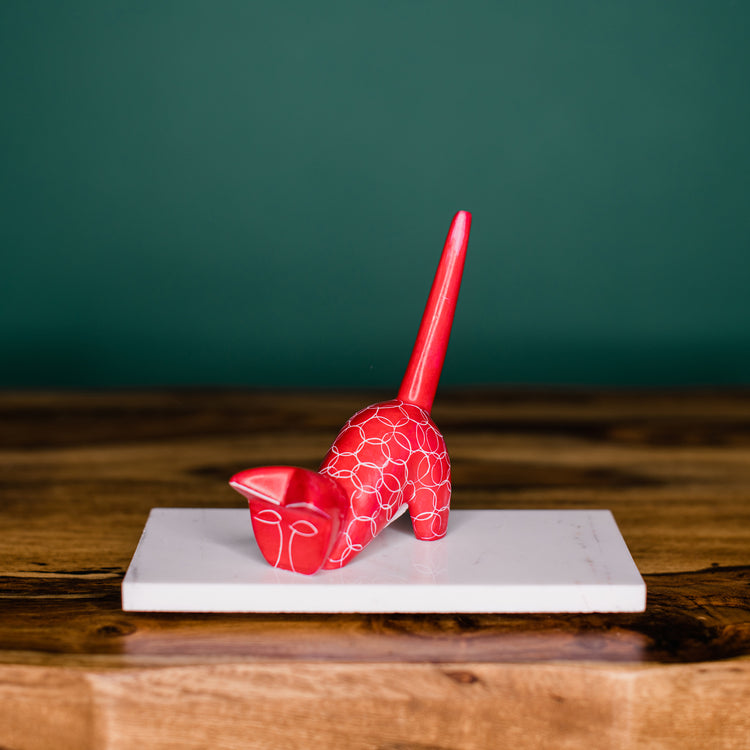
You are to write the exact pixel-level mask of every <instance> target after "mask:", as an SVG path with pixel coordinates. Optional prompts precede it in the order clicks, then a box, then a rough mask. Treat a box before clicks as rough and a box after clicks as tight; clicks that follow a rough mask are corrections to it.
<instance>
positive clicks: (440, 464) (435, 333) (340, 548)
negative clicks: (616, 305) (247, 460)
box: [229, 211, 471, 574]
mask: <svg viewBox="0 0 750 750" xmlns="http://www.w3.org/2000/svg"><path fill="white" fill-rule="evenodd" d="M470 226H471V214H469V213H468V212H466V211H459V212H458V213H457V214H456V215H455V217H454V218H453V222H452V224H451V227H450V231H449V232H448V237H447V239H446V241H445V246H444V248H443V254H442V256H441V258H440V263H439V265H438V269H437V273H436V275H435V279H434V281H433V284H432V289H431V290H430V295H429V298H428V300H427V306H426V308H425V312H424V315H423V317H422V322H421V325H420V327H419V333H418V335H417V341H416V344H415V346H414V350H413V352H412V355H411V359H410V360H409V365H408V367H407V368H406V374H405V376H404V380H403V382H402V383H401V388H400V390H399V392H398V396H397V397H396V398H395V399H393V400H392V401H384V402H382V403H379V404H374V405H372V406H368V407H366V408H365V409H362V410H361V411H359V412H357V413H356V414H355V415H354V416H353V417H352V418H351V419H349V421H348V422H347V423H346V424H345V425H344V426H343V428H342V429H341V432H340V433H339V435H338V437H337V438H336V440H335V441H334V443H333V445H332V446H331V449H330V450H329V451H328V454H327V455H326V457H325V458H324V459H323V463H322V464H321V466H320V470H319V471H318V472H314V471H310V470H309V469H300V468H295V467H292V466H265V467H261V468H257V469H247V470H246V471H241V472H239V473H238V474H235V475H234V476H233V477H232V478H231V480H230V482H229V483H230V485H231V486H232V487H233V488H234V489H235V490H237V491H238V492H239V493H241V494H242V495H244V496H245V497H246V498H247V500H248V503H249V506H250V516H251V519H252V524H253V532H254V534H255V539H256V541H257V543H258V546H259V547H260V550H261V552H262V553H263V557H265V559H266V560H267V561H268V562H269V563H270V564H271V565H273V566H274V567H277V568H283V569H285V570H292V571H295V572H298V573H307V574H310V573H315V572H316V571H317V570H319V569H320V568H321V567H322V568H340V567H342V566H344V565H346V564H347V563H348V562H350V561H351V560H352V559H353V558H354V557H355V556H356V555H357V554H358V553H359V552H361V551H362V550H363V549H364V548H365V547H366V546H367V544H369V543H370V542H371V541H372V539H373V538H374V537H375V536H376V535H377V534H379V533H380V532H381V531H382V530H383V529H384V528H385V527H386V526H387V525H388V524H389V523H391V521H393V520H394V519H396V518H397V517H398V516H400V515H401V514H402V513H403V512H404V511H406V510H407V509H408V510H409V514H410V516H411V521H412V526H413V528H414V534H415V536H416V537H417V538H418V539H424V540H432V539H440V538H441V537H443V536H444V535H445V532H446V529H447V525H448V513H449V510H450V496H451V482H450V460H449V458H448V453H447V451H446V449H445V441H444V440H443V436H442V435H441V434H440V432H439V431H438V429H437V427H436V426H435V424H434V423H433V422H432V420H431V419H430V410H431V408H432V402H433V399H434V397H435V391H436V390H437V385H438V380H439V379H440V372H441V370H442V367H443V360H444V359H445V352H446V349H447V347H448V339H449V337H450V331H451V325H452V323H453V314H454V311H455V308H456V301H457V299H458V292H459V288H460V286H461V276H462V273H463V267H464V258H465V257H466V246H467V243H468V240H469V229H470Z"/></svg>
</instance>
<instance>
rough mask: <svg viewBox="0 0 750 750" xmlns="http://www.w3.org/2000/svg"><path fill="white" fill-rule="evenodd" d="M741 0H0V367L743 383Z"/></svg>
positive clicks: (172, 379)
mask: <svg viewBox="0 0 750 750" xmlns="http://www.w3.org/2000/svg"><path fill="white" fill-rule="evenodd" d="M749 26H750V4H748V3H746V2H731V3H730V2H726V1H724V0H715V1H714V2H709V1H708V0H706V2H695V1H692V0H682V1H679V2H678V1H675V2H662V1H661V0H656V1H655V0H617V2H609V1H607V0H597V1H594V0H592V1H591V2H579V1H576V0H573V1H568V2H559V1H558V0H546V1H543V0H529V1H528V2H464V3H457V2H406V1H405V0H400V1H399V2H382V1H381V2H330V1H329V0H319V1H318V2H308V1H305V2H263V3H259V2H250V1H248V0H243V1H242V2H224V1H221V0H220V1H218V2H208V1H206V2H194V1H192V0H175V1H174V2H159V0H151V1H150V2H106V1H105V0H96V1H92V2H79V1H76V0H66V2H58V0H54V1H51V2H34V0H3V1H2V2H0V95H1V97H2V100H1V102H0V107H1V111H0V144H1V148H2V152H1V153H0V157H1V158H0V178H1V179H0V201H1V203H0V252H1V253H2V273H1V277H0V347H1V349H0V352H1V353H0V385H5V386H8V385H11V386H40V385H50V386H59V385H64V386H108V385H142V384H212V383H218V384H251V385H261V384H265V385H267V384H280V385H305V384H312V385H331V386H338V385H365V386H372V385H388V384H391V385H394V386H395V385H396V384H397V383H398V381H399V379H400V376H401V372H402V369H403V368H404V366H405V364H406V360H407V358H408V353H409V349H410V346H411V342H412V339H413V337H414V334H415V332H416V327H417V324H418V321H419V317H420V315H421V308H422V305H423V303H424V300H425V297H426V294H427V290H428V287H429V283H430V279H431V275H432V273H433V271H434V268H435V264H436V262H437V257H438V254H439V251H440V247H441V245H442V241H443V239H444V236H445V233H446V231H447V228H448V224H449V222H450V219H451V216H452V214H453V212H454V211H455V210H457V209H468V210H470V211H472V212H473V214H474V233H473V236H472V240H471V243H470V247H469V252H470V256H469V258H468V260H467V267H466V273H465V276H464V288H463V293H462V298H461V301H460V303H459V307H458V313H457V319H456V325H455V327H454V337H453V341H452V343H451V348H450V349H449V354H448V362H447V363H446V370H445V377H444V380H443V382H444V383H454V384H455V383H476V382H509V381H515V382H519V381H520V382H533V383H540V382H541V383H571V382H580V383H603V384H611V383H622V384H665V383H666V384H685V383H716V384H722V383H748V382H750V327H749V325H748V324H749V323H750V295H749V294H748V282H750V206H749V203H748V186H749V182H750V93H749V92H750V44H749V43H748V32H749Z"/></svg>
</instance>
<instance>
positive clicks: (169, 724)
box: [0, 389, 750, 750]
mask: <svg viewBox="0 0 750 750" xmlns="http://www.w3.org/2000/svg"><path fill="white" fill-rule="evenodd" d="M382 397H383V394H380V393H361V392H352V393H346V392H337V393H327V392H321V393H294V392H259V391H256V392H244V391H216V392H208V391H165V392H121V393H107V392H100V393H38V392H34V393H4V394H0V529H1V530H2V534H1V535H0V747H1V748H35V747H45V748H46V747H60V748H67V747H71V748H128V747H135V746H136V745H142V746H147V747H154V748H172V747H188V748H193V747H195V748H198V747H218V748H235V747H238V748H239V747H243V748H248V747H282V748H283V747H292V746H294V747H300V746H307V745H312V744H313V743H315V744H318V743H322V742H328V743H332V742H335V743H336V744H337V745H339V746H342V747H353V748H359V747H362V748H393V749H395V748H422V750H425V749H426V748H444V749H445V748H475V747H476V748H479V747H495V746H504V745H507V744H509V743H513V746H515V747H519V748H525V747H529V748H532V747H534V748H538V747H547V746H550V747H552V746H554V747H561V748H566V747H579V746H581V744H582V743H584V742H586V743H589V744H591V745H593V746H594V747H612V748H631V747H654V748H672V747H678V746H679V747H682V748H685V747H708V746H710V747H727V748H735V747H736V748H740V747H743V748H746V747H748V746H750V741H748V739H747V738H748V737H749V736H750V723H749V720H748V718H747V717H748V715H750V712H748V710H747V706H748V705H750V392H747V391H734V392H706V391H702V392H666V393H665V392H646V391H641V392H622V393H618V392H606V391H602V392H597V391H559V392H554V391H533V390H520V389H514V390H501V389H484V390H474V391H469V390H466V391H456V392H452V393H451V392H443V393H441V394H440V398H439V399H438V402H437V403H436V407H435V411H434V417H435V421H436V422H437V424H438V425H439V426H440V428H441V430H442V432H443V434H444V435H445V438H446V441H447V443H448V448H449V450H450V452H451V457H452V462H453V475H454V498H453V504H454V507H457V508H609V509H611V510H612V511H613V513H614V515H615V517H616V519H617V521H618V524H619V525H620V528H621V530H622V532H623V535H624V537H625V539H626V541H627V543H628V545H629V547H630V549H631V552H632V553H633V556H634V558H635V560H636V562H637V564H638V566H639V568H640V570H641V572H642V573H643V574H644V578H645V579H646V582H647V585H648V592H649V593H648V608H647V611H646V612H645V613H643V614H637V615H585V616H584V615H534V616H521V615H438V616H417V615H362V616H355V615H346V616H324V615H314V616H289V615H285V616H281V615H278V616H274V615H216V616H213V615H168V614H165V615H158V614H137V613H124V612H123V611H122V610H121V608H120V598H119V597H120V584H121V581H122V576H123V575H124V572H125V569H126V568H127V565H128V563H129V561H130V557H131V556H132V553H133V551H134V549H135V545H136V544H137V541H138V538H139V536H140V533H141V531H142V528H143V524H144V523H145V520H146V517H147V515H148V511H149V509H150V508H151V507H154V506H162V507H170V506H172V507H180V506H184V507H244V506H243V503H242V499H241V498H240V497H239V496H237V495H236V494H235V493H234V492H232V491H231V490H230V489H229V488H228V487H227V485H226V480H227V478H228V477H229V476H231V474H233V473H234V472H236V471H238V470H240V469H242V468H246V467H249V466H253V465H260V464H266V463H291V464H296V465H301V466H307V467H309V468H315V467H316V466H317V464H318V462H319V461H320V458H321V457H322V455H323V454H324V453H325V450H326V449H327V448H328V446H329V445H330V443H331V442H332V440H333V438H334V437H335V435H336V432H337V431H338V428H339V427H340V426H341V424H343V422H344V421H345V419H346V418H347V417H348V416H350V414H351V413H352V412H354V411H355V410H356V409H357V408H359V407H361V406H363V405H365V404H367V403H371V402H374V401H377V400H379V399H380V398H382Z"/></svg>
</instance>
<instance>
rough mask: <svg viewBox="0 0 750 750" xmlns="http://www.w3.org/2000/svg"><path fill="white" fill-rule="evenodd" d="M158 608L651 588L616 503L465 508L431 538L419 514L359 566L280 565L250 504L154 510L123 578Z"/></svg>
mask: <svg viewBox="0 0 750 750" xmlns="http://www.w3.org/2000/svg"><path fill="white" fill-rule="evenodd" d="M122 606H123V609H125V610H131V611H150V612H642V611H643V610H644V609H645V606H646V587H645V584H644V582H643V579H642V578H641V576H640V574H639V573H638V569H637V568H636V566H635V564H634V562H633V559H632V558H631V556H630V553H629V551H628V548H627V547H626V545H625V542H624V540H623V538H622V535H621V534H620V531H619V529H618V528H617V524H616V523H615V520H614V518H613V517H612V514H611V513H610V512H609V511H607V510H532V511H525V510H463V511H462V510H458V511H452V512H451V516H450V524H449V528H448V534H447V535H446V536H445V538H444V539H441V540H439V541H436V542H420V541H417V540H416V539H415V538H414V535H413V534H412V532H411V522H410V521H409V518H408V515H406V516H403V517H402V518H400V519H398V520H397V521H395V522H394V523H393V524H391V526H389V527H388V528H387V529H385V530H384V531H383V532H382V533H381V534H380V535H379V536H378V537H377V538H376V539H375V540H373V542H372V543H371V544H370V546H369V547H367V548H366V549H365V550H364V552H362V553H361V554H360V555H359V556H358V557H357V558H355V559H354V560H353V561H352V562H351V563H350V564H349V565H347V566H346V567H345V568H342V569H340V570H331V571H326V570H324V571H320V572H318V573H316V574H315V575H313V576H304V575H301V574H298V573H290V572H287V571H283V570H278V569H275V568H272V567H270V566H269V565H268V564H267V563H266V562H265V560H263V558H262V557H261V555H260V551H259V550H258V549H257V547H256V545H255V540H254V539H253V533H252V526H251V524H250V515H249V513H248V511H247V510H244V509H241V510H234V509H218V510H217V509H213V510H200V509H193V508H154V509H153V510H152V511H151V514H150V516H149V518H148V522H147V523H146V527H145V529H144V531H143V535H142V537H141V540H140V543H139V544H138V548H137V550H136V552H135V555H134V557H133V560H132V562H131V564H130V567H129V569H128V572H127V575H126V576H125V580H124V581H123V584H122Z"/></svg>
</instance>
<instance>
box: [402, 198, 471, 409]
mask: <svg viewBox="0 0 750 750" xmlns="http://www.w3.org/2000/svg"><path fill="white" fill-rule="evenodd" d="M470 229H471V214H470V213H469V212H468V211H459V212H458V213H457V214H456V215H455V216H454V217H453V221H452V223H451V227H450V230H449V231H448V237H447V238H446V240H445V245H444V246H443V254H442V255H441V256H440V262H439V263H438V268H437V272H436V273H435V279H434V280H433V282H432V288H431V289H430V296H429V297H428V298H427V306H426V307H425V311H424V314H423V315H422V322H421V323H420V325H419V332H418V333H417V341H416V343H415V344H414V349H413V350H412V353H411V359H410V360H409V364H408V366H407V368H406V374H405V375H404V379H403V381H402V382H401V388H400V389H399V392H398V398H399V399H401V401H406V402H407V403H410V404H415V405H416V406H419V407H420V408H422V409H424V410H425V411H426V412H427V413H429V412H430V410H431V409H432V402H433V400H434V399H435V391H437V386H438V381H439V380H440V374H441V372H442V370H443V362H444V360H445V352H446V350H447V349H448V339H449V338H450V335H451V327H452V325H453V316H454V313H455V311H456V302H457V301H458V292H459V289H460V287H461V276H462V275H463V270H464V260H465V258H466V246H467V245H468V243H469V230H470Z"/></svg>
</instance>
